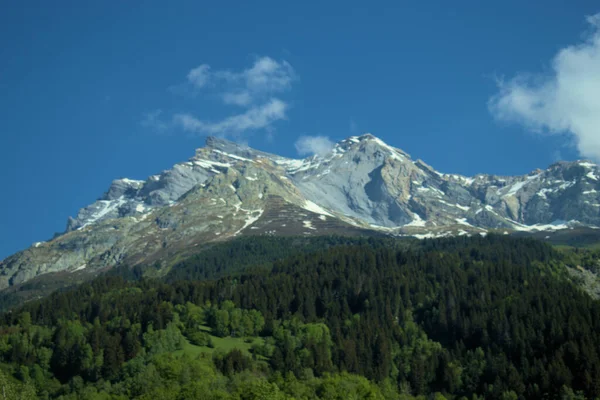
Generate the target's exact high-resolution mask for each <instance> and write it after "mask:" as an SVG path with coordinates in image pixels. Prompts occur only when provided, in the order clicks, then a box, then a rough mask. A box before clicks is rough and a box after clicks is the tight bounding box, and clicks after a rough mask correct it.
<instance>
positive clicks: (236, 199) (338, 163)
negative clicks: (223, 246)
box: [0, 134, 600, 290]
mask: <svg viewBox="0 0 600 400" xmlns="http://www.w3.org/2000/svg"><path fill="white" fill-rule="evenodd" d="M599 180H600V170H599V167H598V165H596V164H593V163H591V162H589V161H576V162H558V163H555V164H553V165H551V166H550V167H549V168H548V169H546V170H536V171H533V172H531V173H530V174H528V175H524V176H496V175H483V174H482V175H476V176H474V177H465V176H461V175H455V174H444V173H440V172H438V171H436V170H435V169H433V168H432V167H430V166H429V165H427V164H425V163H424V162H423V161H421V160H413V159H412V158H411V157H410V155H408V154H407V153H405V152H403V151H402V150H400V149H397V148H394V147H392V146H389V145H387V144H386V143H384V142H383V141H381V140H380V139H378V138H376V137H375V136H373V135H370V134H365V135H362V136H353V137H350V138H348V139H346V140H343V141H341V142H339V143H337V144H336V145H335V146H334V147H333V149H332V150H331V151H330V152H329V153H328V154H327V155H325V156H316V155H315V156H312V157H309V158H306V159H302V160H296V159H290V158H285V157H280V156H277V155H273V154H268V153H264V152H261V151H258V150H254V149H251V148H249V147H247V146H243V145H240V144H236V143H233V142H230V141H226V140H223V139H218V138H213V137H210V138H208V139H207V141H206V146H205V147H203V148H200V149H198V150H197V151H196V154H195V155H194V157H192V158H191V159H189V160H188V161H186V162H183V163H179V164H176V165H175V166H173V168H171V169H169V170H167V171H163V172H162V173H160V174H158V175H153V176H151V177H149V178H148V179H146V180H145V181H139V180H132V179H127V178H124V179H117V180H115V181H113V182H112V184H111V186H110V187H109V189H108V190H107V192H106V193H105V194H104V195H103V196H102V197H101V198H100V199H99V200H98V201H96V202H94V203H93V204H91V205H89V206H87V207H84V208H82V209H81V210H80V211H79V212H78V214H77V216H76V217H75V218H70V219H69V221H68V223H67V228H66V230H65V232H64V233H63V234H61V235H59V236H57V237H55V238H54V239H52V240H49V241H47V242H39V243H35V244H34V245H33V246H32V247H30V248H29V249H26V250H24V251H21V252H19V253H16V254H14V255H12V256H10V257H8V258H7V259H5V260H3V261H2V262H1V263H0V290H4V289H7V288H9V287H11V286H15V285H19V284H22V283H24V282H28V281H30V280H31V279H33V278H35V277H37V276H40V275H44V274H48V273H58V274H63V275H65V274H67V275H65V276H79V275H82V276H93V275H95V274H97V273H99V272H100V271H103V270H105V269H106V268H111V267H113V266H116V265H129V266H133V265H137V264H141V263H144V264H145V265H155V266H157V268H159V269H160V268H167V267H168V266H169V265H171V264H172V262H173V260H175V259H180V258H182V257H185V256H187V255H191V254H194V253H197V252H199V251H200V249H202V248H204V247H205V246H206V245H208V244H211V243H216V242H221V241H225V240H228V239H231V238H234V237H237V236H240V235H306V236H309V235H324V234H345V235H362V234H386V235H398V236H402V235H404V236H414V237H417V238H428V237H441V236H450V235H472V234H481V235H485V234H486V233H487V232H489V231H500V232H506V233H512V232H532V233H533V232H535V233H539V232H541V231H557V230H560V229H571V228H575V227H589V228H595V227H596V226H600V181H599Z"/></svg>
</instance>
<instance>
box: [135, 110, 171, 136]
mask: <svg viewBox="0 0 600 400" xmlns="http://www.w3.org/2000/svg"><path fill="white" fill-rule="evenodd" d="M162 114H163V111H162V110H154V111H150V112H147V113H145V114H144V115H143V116H142V120H141V121H140V125H142V126H143V127H144V128H148V129H151V130H153V131H155V132H157V133H165V132H167V131H168V130H169V124H168V123H167V122H165V121H164V120H163V119H162V117H161V116H162Z"/></svg>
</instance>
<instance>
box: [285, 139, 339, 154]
mask: <svg viewBox="0 0 600 400" xmlns="http://www.w3.org/2000/svg"><path fill="white" fill-rule="evenodd" d="M334 145H335V144H334V143H333V142H332V141H331V140H330V139H329V138H328V137H327V136H301V137H300V138H298V140H297V141H296V143H295V146H296V150H297V151H298V154H300V155H301V156H304V155H307V154H316V155H318V156H325V155H327V153H329V152H330V151H331V149H333V146H334Z"/></svg>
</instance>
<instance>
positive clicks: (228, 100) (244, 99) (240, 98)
mask: <svg viewBox="0 0 600 400" xmlns="http://www.w3.org/2000/svg"><path fill="white" fill-rule="evenodd" d="M223 102H224V103H225V104H233V105H237V106H247V105H248V104H250V103H252V96H251V95H250V93H248V92H247V91H242V92H238V93H232V92H227V93H223Z"/></svg>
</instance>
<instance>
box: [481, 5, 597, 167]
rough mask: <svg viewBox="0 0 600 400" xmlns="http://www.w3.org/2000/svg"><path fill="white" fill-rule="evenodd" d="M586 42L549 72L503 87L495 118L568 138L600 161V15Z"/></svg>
mask: <svg viewBox="0 0 600 400" xmlns="http://www.w3.org/2000/svg"><path fill="white" fill-rule="evenodd" d="M587 21H588V22H589V24H590V26H591V30H590V32H589V33H588V34H587V35H586V37H585V39H584V40H583V41H582V43H579V44H576V45H572V46H568V47H566V48H564V49H561V50H560V51H559V52H558V53H557V54H556V56H555V57H554V59H553V60H552V70H551V71H550V73H549V74H546V75H544V74H538V75H519V76H516V77H515V78H513V79H512V80H510V81H508V82H504V81H500V82H499V83H498V87H499V92H498V93H497V94H496V95H495V96H494V97H492V98H491V99H490V101H489V108H490V111H491V112H492V114H493V115H494V116H495V117H496V118H498V119H500V120H505V121H512V122H517V123H520V124H523V125H525V126H527V127H528V128H531V129H533V130H536V131H538V132H540V133H545V134H565V133H566V134H569V135H572V136H573V138H574V139H575V142H576V145H577V148H578V150H579V153H580V154H581V155H583V156H584V157H589V158H592V159H594V160H596V161H600V13H599V14H596V15H594V16H591V17H588V18H587Z"/></svg>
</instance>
